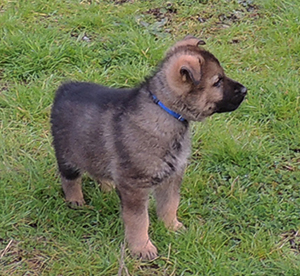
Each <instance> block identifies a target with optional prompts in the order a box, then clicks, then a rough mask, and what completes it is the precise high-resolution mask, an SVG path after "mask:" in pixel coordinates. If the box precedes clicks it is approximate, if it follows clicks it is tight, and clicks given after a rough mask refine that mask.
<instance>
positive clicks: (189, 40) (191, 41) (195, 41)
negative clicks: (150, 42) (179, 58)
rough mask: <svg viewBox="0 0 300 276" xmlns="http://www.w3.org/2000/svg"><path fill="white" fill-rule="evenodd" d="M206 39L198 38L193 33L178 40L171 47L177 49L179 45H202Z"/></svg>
mask: <svg viewBox="0 0 300 276" xmlns="http://www.w3.org/2000/svg"><path fill="white" fill-rule="evenodd" d="M205 44H206V43H205V41H203V40H201V39H199V38H196V37H194V36H192V35H187V36H186V37H185V38H184V39H183V40H180V41H178V42H177V43H176V44H175V45H174V46H173V47H172V48H171V49H173V50H174V49H175V48H177V47H181V46H196V47H198V46H200V45H205Z"/></svg>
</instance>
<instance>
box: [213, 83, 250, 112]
mask: <svg viewBox="0 0 300 276" xmlns="http://www.w3.org/2000/svg"><path fill="white" fill-rule="evenodd" d="M229 81H230V86H231V89H229V91H225V93H224V97H223V99H222V100H221V101H220V102H219V103H217V104H216V112H217V113H223V112H230V111H234V110H236V109H237V108H238V107H239V105H240V104H241V103H242V101H243V100H244V98H245V96H246V95H247V91H248V90H247V88H246V87H245V86H243V85H242V84H240V83H238V82H235V81H233V80H230V79H229Z"/></svg>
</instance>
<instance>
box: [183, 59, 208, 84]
mask: <svg viewBox="0 0 300 276" xmlns="http://www.w3.org/2000/svg"><path fill="white" fill-rule="evenodd" d="M201 62H202V58H201V57H196V56H190V55H184V56H181V57H180V58H179V61H178V65H179V68H178V69H179V73H180V75H181V79H182V81H183V82H186V83H191V84H193V85H195V86H197V85H198V84H199V83H200V80H201Z"/></svg>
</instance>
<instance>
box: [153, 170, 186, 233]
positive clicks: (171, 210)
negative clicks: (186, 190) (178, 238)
mask: <svg viewBox="0 0 300 276" xmlns="http://www.w3.org/2000/svg"><path fill="white" fill-rule="evenodd" d="M181 181H182V177H181V176H180V175H176V176H175V177H172V178H170V179H168V180H167V181H165V182H163V183H161V184H160V185H158V186H157V187H156V188H155V189H154V196H155V199H156V212H157V216H158V217H159V218H160V219H161V220H162V221H163V222H164V224H165V226H166V227H167V228H169V229H171V230H174V231H176V230H178V229H180V228H183V227H184V226H183V224H182V223H181V222H179V221H178V219H177V209H178V205H179V200H180V193H179V190H180V186H181Z"/></svg>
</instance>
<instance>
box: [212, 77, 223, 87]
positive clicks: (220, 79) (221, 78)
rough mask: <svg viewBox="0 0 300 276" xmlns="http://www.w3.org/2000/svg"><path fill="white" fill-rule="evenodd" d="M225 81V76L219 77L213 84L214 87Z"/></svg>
mask: <svg viewBox="0 0 300 276" xmlns="http://www.w3.org/2000/svg"><path fill="white" fill-rule="evenodd" d="M222 81H223V77H219V79H218V80H217V81H216V82H215V83H214V84H213V86H214V87H220V85H221V83H222Z"/></svg>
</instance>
